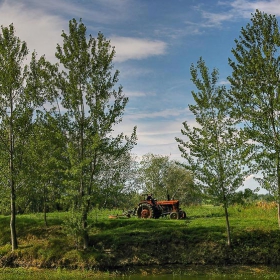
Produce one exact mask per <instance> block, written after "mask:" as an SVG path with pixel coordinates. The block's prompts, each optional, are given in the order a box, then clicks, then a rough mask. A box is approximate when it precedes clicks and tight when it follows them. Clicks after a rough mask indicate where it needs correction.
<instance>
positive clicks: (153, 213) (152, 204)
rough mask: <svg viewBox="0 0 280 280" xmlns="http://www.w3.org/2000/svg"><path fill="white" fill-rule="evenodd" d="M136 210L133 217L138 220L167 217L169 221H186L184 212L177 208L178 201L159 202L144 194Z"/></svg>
mask: <svg viewBox="0 0 280 280" xmlns="http://www.w3.org/2000/svg"><path fill="white" fill-rule="evenodd" d="M145 197H146V198H145V199H144V200H142V201H141V202H140V203H139V204H138V207H137V208H136V212H135V215H137V217H138V218H144V219H147V218H154V219H158V218H160V217H165V216H169V217H170V219H186V218H187V215H186V212H185V211H183V210H181V208H179V200H169V199H168V200H161V201H157V200H156V199H154V198H153V197H152V195H150V194H145Z"/></svg>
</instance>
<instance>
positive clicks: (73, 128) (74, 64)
mask: <svg viewBox="0 0 280 280" xmlns="http://www.w3.org/2000/svg"><path fill="white" fill-rule="evenodd" d="M62 37H63V44H62V46H60V45H58V46H57V52H56V57H57V58H58V59H59V61H60V63H61V65H62V66H63V67H64V69H65V70H63V71H61V73H60V74H59V78H58V87H59V89H60V90H61V98H62V102H61V103H62V106H63V107H64V109H65V110H66V113H65V116H66V117H67V124H66V126H65V129H66V131H67V134H68V141H69V143H68V153H69V158H70V164H71V167H70V176H71V186H72V190H73V195H74V197H75V201H76V207H77V210H78V211H80V213H81V223H82V232H83V236H82V239H83V247H84V248H85V249H86V248H87V247H88V245H89V235H88V230H87V229H88V213H89V211H90V208H91V206H92V203H93V199H94V197H93V191H94V190H95V189H96V188H98V182H99V181H100V177H101V176H106V175H105V174H104V173H103V174H102V171H103V168H104V166H105V168H107V166H108V163H107V162H108V161H110V160H112V161H113V160H116V159H117V158H118V157H120V155H122V154H124V153H127V152H128V151H129V150H131V149H132V147H133V146H134V144H135V141H136V128H134V131H133V133H132V135H131V137H130V138H129V137H125V136H124V135H123V134H120V135H113V128H114V125H116V124H118V123H120V122H121V120H122V115H123V112H124V109H125V106H126V104H127V102H128V98H127V97H125V96H124V95H123V93H122V87H121V86H120V87H118V88H115V84H116V83H117V82H118V75H119V72H118V71H115V72H114V73H113V64H112V61H113V58H114V56H115V50H114V48H112V47H111V46H110V42H109V41H108V40H106V38H105V37H104V36H103V34H101V33H99V34H98V36H97V38H96V39H95V38H93V37H92V36H91V35H89V39H88V40H87V34H86V26H85V25H84V24H83V23H82V21H80V22H77V21H76V20H75V19H73V20H71V21H70V22H69V34H66V33H65V32H64V31H63V33H62ZM77 186H79V187H78V188H77Z"/></svg>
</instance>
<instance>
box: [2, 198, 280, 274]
mask: <svg viewBox="0 0 280 280" xmlns="http://www.w3.org/2000/svg"><path fill="white" fill-rule="evenodd" d="M184 210H186V212H187V214H188V219H187V220H170V219H167V218H160V219H138V218H135V217H132V218H124V217H121V216H120V218H119V219H109V218H108V217H109V214H121V211H117V210H111V211H108V210H98V209H95V210H93V211H92V212H91V213H90V216H89V225H90V230H89V248H88V249H87V250H83V242H82V239H81V238H82V236H79V234H78V233H77V232H75V231H74V230H73V231H70V230H69V229H68V228H67V223H68V222H69V221H68V219H71V216H69V213H66V212H57V213H50V214H49V215H48V216H49V217H48V221H49V225H48V227H46V226H45V224H44V218H43V214H30V215H20V216H18V238H19V240H20V245H19V248H18V249H17V250H15V251H13V252H11V244H10V233H9V217H7V216H0V225H1V228H2V229H3V233H2V235H1V237H0V244H1V246H0V256H1V258H0V264H1V267H37V268H56V269H57V268H60V269H62V268H67V269H91V270H101V271H102V270H105V271H106V270H120V271H133V269H135V270H137V269H139V268H140V267H142V268H143V267H151V266H153V265H155V266H158V265H165V266H166V265H170V266H171V270H172V267H173V266H174V267H176V265H180V266H181V267H184V266H189V265H219V266H223V265H277V264H278V263H279V261H280V260H279V254H278V253H277V252H278V250H280V242H279V240H280V238H279V237H280V232H279V231H278V226H277V223H276V220H277V206H276V204H275V203H273V202H259V203H253V204H247V205H244V206H240V205H236V206H231V207H229V209H228V210H229V217H230V219H231V226H232V247H227V246H225V244H226V233H225V228H226V224H225V219H224V215H225V213H224V210H223V207H222V206H210V205H203V206H190V207H188V208H184Z"/></svg>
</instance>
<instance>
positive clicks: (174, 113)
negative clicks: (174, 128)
mask: <svg viewBox="0 0 280 280" xmlns="http://www.w3.org/2000/svg"><path fill="white" fill-rule="evenodd" d="M188 112H189V110H188V109H187V108H186V109H181V110H179V109H176V108H175V109H165V110H162V111H155V112H141V113H136V114H135V113H134V114H130V115H129V118H130V119H134V120H136V119H146V118H148V119H153V118H165V119H166V118H170V117H178V116H181V115H186V113H188Z"/></svg>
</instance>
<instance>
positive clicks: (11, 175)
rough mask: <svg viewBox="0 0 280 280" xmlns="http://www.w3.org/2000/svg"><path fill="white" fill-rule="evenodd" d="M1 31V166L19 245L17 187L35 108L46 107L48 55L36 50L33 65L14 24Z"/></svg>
mask: <svg viewBox="0 0 280 280" xmlns="http://www.w3.org/2000/svg"><path fill="white" fill-rule="evenodd" d="M1 31H2V33H1V34H0V92H1V96H0V124H1V130H0V133H1V135H0V141H1V147H2V148H3V150H2V151H1V156H2V157H1V163H0V164H1V167H3V168H2V172H5V174H4V175H2V176H3V177H5V183H6V184H7V185H8V186H9V190H10V201H11V220H10V228H11V244H12V250H14V249H16V248H17V247H18V243H17V235H16V221H15V220H16V190H17V188H19V187H23V181H22V179H23V178H24V176H23V174H24V169H23V168H24V167H23V165H22V163H23V157H24V155H25V154H26V149H25V147H26V146H25V145H26V142H27V141H28V136H29V134H30V130H31V127H32V125H31V124H32V119H33V117H34V110H35V108H38V107H40V106H42V104H43V103H44V101H45V98H46V95H45V93H46V92H44V82H43V80H44V79H43V76H44V75H45V74H47V73H48V70H47V69H48V67H47V65H48V63H47V61H46V60H45V58H44V57H41V58H40V59H39V60H37V59H36V53H35V52H34V53H33V54H32V57H31V61H30V65H27V64H26V63H27V62H26V59H27V55H28V49H27V45H26V43H25V42H22V41H21V40H20V39H19V38H18V37H16V36H15V30H14V26H13V24H11V25H9V27H3V26H1Z"/></svg>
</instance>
